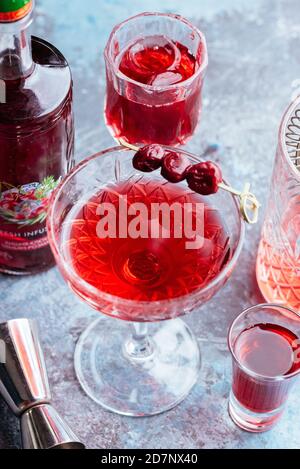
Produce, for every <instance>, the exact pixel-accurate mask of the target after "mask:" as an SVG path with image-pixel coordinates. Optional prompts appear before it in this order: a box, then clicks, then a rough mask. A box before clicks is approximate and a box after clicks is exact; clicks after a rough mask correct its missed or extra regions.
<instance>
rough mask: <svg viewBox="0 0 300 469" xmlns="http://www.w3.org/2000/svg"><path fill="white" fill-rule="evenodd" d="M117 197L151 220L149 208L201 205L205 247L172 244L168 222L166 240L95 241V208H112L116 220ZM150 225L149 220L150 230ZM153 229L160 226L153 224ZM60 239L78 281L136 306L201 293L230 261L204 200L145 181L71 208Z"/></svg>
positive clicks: (220, 227)
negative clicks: (137, 207)
mask: <svg viewBox="0 0 300 469" xmlns="http://www.w3.org/2000/svg"><path fill="white" fill-rule="evenodd" d="M120 195H126V196H127V203H128V206H131V205H132V203H135V202H139V203H143V204H145V206H147V207H148V208H149V214H150V204H152V203H162V202H165V203H166V204H168V205H171V204H172V203H174V202H179V203H180V204H183V203H186V202H189V203H193V204H195V203H202V204H205V212H204V217H205V218H204V237H205V241H204V245H203V247H201V248H200V249H187V248H186V241H187V238H185V237H184V236H183V237H182V238H181V239H177V238H175V237H174V224H173V223H174V220H172V218H171V229H170V238H163V236H160V237H158V239H154V238H152V239H151V238H149V237H148V238H138V239H132V238H130V237H129V238H128V237H127V238H125V239H122V238H120V237H117V238H115V239H112V238H106V239H104V238H99V237H98V235H97V233H96V227H97V223H98V222H99V219H100V216H99V215H97V213H96V212H97V208H98V207H99V205H100V204H101V203H103V202H104V201H105V202H110V203H112V204H113V205H114V206H115V207H116V211H117V214H118V217H119V214H120V212H119V199H120ZM132 218H133V217H130V216H129V217H128V221H129V222H130V220H131V219H132ZM150 220H151V216H150V215H149V217H147V218H146V221H147V223H148V226H150ZM152 223H158V220H154V219H152ZM63 238H64V251H65V257H66V260H67V262H68V263H69V264H70V265H71V266H72V267H73V269H74V270H75V272H76V273H77V274H78V275H79V277H81V278H82V279H84V280H85V281H86V282H88V283H89V284H90V285H92V286H94V287H96V288H97V289H98V290H100V291H103V292H106V293H109V294H111V295H115V296H117V297H122V298H127V299H130V300H136V301H154V300H164V299H172V298H176V297H178V296H181V295H186V294H187V293H190V292H192V291H194V290H196V289H198V288H200V287H204V286H205V285H207V284H208V282H210V281H211V280H212V279H213V278H214V277H215V276H216V275H217V274H218V273H219V272H220V271H221V269H222V268H223V267H224V265H225V264H226V263H227V262H228V260H229V259H230V256H231V251H230V247H229V237H228V233H227V230H226V227H225V225H224V222H223V220H222V218H221V216H220V214H219V212H218V211H217V210H215V209H214V208H213V207H211V206H210V205H209V203H208V202H207V199H205V200H204V198H202V197H201V196H199V195H197V194H194V193H191V192H190V191H188V190H187V189H185V188H183V187H180V186H178V185H172V184H169V183H161V181H157V180H151V181H150V180H147V179H144V178H141V179H140V180H139V181H138V182H134V181H132V180H130V181H127V182H122V183H119V184H118V185H110V186H107V188H105V189H103V190H101V191H99V193H98V194H96V195H95V196H94V197H92V198H91V199H90V200H89V201H88V202H87V203H84V204H83V205H81V206H80V205H79V206H75V207H74V208H73V209H72V211H71V213H70V215H69V219H67V224H66V228H65V229H64V234H63ZM79 293H80V292H79ZM82 296H84V292H83V295H82Z"/></svg>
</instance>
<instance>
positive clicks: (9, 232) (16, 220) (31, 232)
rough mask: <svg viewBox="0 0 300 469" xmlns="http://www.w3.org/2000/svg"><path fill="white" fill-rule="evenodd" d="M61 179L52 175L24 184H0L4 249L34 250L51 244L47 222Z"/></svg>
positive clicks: (0, 236) (0, 240)
mask: <svg viewBox="0 0 300 469" xmlns="http://www.w3.org/2000/svg"><path fill="white" fill-rule="evenodd" d="M59 181H60V179H57V180H55V178H54V177H53V176H49V177H47V178H45V179H44V180H43V181H42V182H40V183H39V182H32V183H31V184H25V185H23V186H20V187H13V186H11V185H9V184H6V183H1V184H0V248H2V249H8V250H14V251H30V250H34V249H39V248H42V247H45V246H47V245H48V240H47V233H46V227H45V221H46V217H47V211H48V207H49V201H50V196H51V194H52V192H53V190H54V189H55V188H56V186H57V185H58V183H59Z"/></svg>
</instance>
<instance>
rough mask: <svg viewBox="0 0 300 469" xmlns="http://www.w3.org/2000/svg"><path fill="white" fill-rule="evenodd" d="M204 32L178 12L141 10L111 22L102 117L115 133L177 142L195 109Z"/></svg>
mask: <svg viewBox="0 0 300 469" xmlns="http://www.w3.org/2000/svg"><path fill="white" fill-rule="evenodd" d="M207 61H208V59H207V48H206V42H205V37H204V35H203V33H202V32H201V31H199V29H198V28H196V27H195V26H193V25H192V24H191V23H190V22H189V21H187V20H186V19H184V18H182V17H181V16H178V15H171V14H160V13H142V14H140V15H137V16H134V17H133V18H129V19H128V20H126V21H124V22H123V23H121V24H119V25H117V26H116V27H115V28H114V30H113V31H112V33H111V35H110V38H109V41H108V43H107V46H106V49H105V62H106V77H107V90H106V99H105V119H106V123H107V126H108V128H109V130H110V132H111V133H112V135H113V137H115V138H116V139H120V138H122V139H124V140H126V141H127V142H129V143H160V144H164V145H172V146H177V145H182V144H184V143H186V141H187V140H188V139H189V138H190V137H191V136H192V135H193V134H194V132H195V129H196V127H197V124H198V122H199V119H200V115H201V109H202V104H201V95H202V85H203V78H204V73H205V70H206V67H207Z"/></svg>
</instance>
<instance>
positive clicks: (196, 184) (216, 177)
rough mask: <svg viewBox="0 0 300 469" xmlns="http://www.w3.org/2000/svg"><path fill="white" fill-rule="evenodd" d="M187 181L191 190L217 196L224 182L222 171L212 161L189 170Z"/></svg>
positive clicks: (195, 165)
mask: <svg viewBox="0 0 300 469" xmlns="http://www.w3.org/2000/svg"><path fill="white" fill-rule="evenodd" d="M186 180H187V183H188V186H189V188H190V189H192V190H193V191H195V192H197V193H198V194H202V195H210V194H215V193H216V192H217V191H218V189H219V186H218V185H219V184H220V183H221V182H222V180H223V178H222V171H221V169H220V168H219V166H218V165H216V164H215V163H213V162H212V161H206V162H203V163H197V164H194V165H193V166H191V167H190V168H189V169H188V170H187V173H186Z"/></svg>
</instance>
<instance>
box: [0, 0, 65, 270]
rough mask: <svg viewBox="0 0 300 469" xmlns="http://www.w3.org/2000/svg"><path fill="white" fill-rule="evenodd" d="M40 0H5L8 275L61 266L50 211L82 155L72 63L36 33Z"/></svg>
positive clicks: (2, 208)
mask: <svg viewBox="0 0 300 469" xmlns="http://www.w3.org/2000/svg"><path fill="white" fill-rule="evenodd" d="M33 3H34V2H33V0H3V1H1V2H0V272H3V273H10V274H16V275H24V274H32V273H36V272H38V271H41V270H44V269H46V268H48V267H50V266H51V265H53V264H54V258H53V256H52V254H51V251H50V248H49V245H48V240H47V233H46V224H45V221H46V215H47V208H48V203H49V199H50V196H51V193H52V191H53V190H54V189H55V187H56V186H57V184H58V182H59V181H60V178H61V177H62V176H63V175H64V174H66V172H67V171H68V170H69V169H70V168H71V166H72V163H73V154H74V125H73V113H72V77H71V72H70V68H69V66H68V63H67V62H66V60H65V58H64V57H63V55H62V54H61V53H60V52H59V51H58V50H57V49H56V48H55V47H53V46H52V45H51V44H49V43H48V42H46V41H44V40H42V39H39V38H37V37H31V36H30V34H29V26H30V24H31V21H32V10H33V6H34V5H33Z"/></svg>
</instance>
